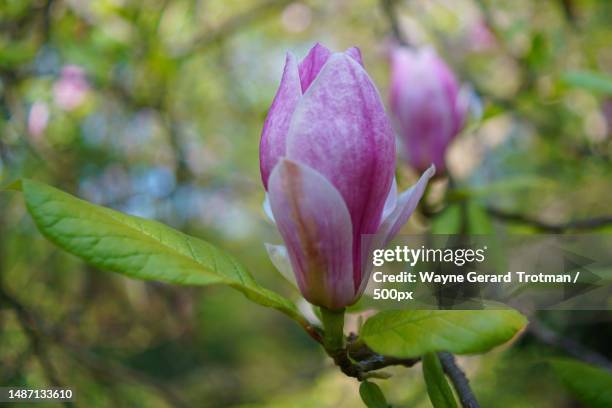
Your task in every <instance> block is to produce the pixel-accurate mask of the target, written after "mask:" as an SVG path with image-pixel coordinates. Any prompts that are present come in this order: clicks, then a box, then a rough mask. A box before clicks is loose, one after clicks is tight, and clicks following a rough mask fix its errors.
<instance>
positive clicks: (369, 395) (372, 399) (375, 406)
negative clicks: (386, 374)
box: [359, 381, 389, 408]
mask: <svg viewBox="0 0 612 408" xmlns="http://www.w3.org/2000/svg"><path fill="white" fill-rule="evenodd" d="M359 395H360V396H361V400H362V401H363V403H364V404H365V405H366V407H368V408H388V407H389V404H387V400H386V399H385V396H384V395H383V393H382V391H381V390H380V387H379V386H378V385H376V384H374V383H372V382H369V381H364V382H362V383H361V385H360V386H359Z"/></svg>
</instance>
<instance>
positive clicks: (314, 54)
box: [300, 43, 332, 92]
mask: <svg viewBox="0 0 612 408" xmlns="http://www.w3.org/2000/svg"><path fill="white" fill-rule="evenodd" d="M331 54H332V53H331V51H330V50H329V49H328V48H327V47H325V46H324V45H321V44H319V43H316V44H315V45H314V46H313V47H312V48H311V49H310V51H309V52H308V55H306V57H305V58H304V59H303V60H302V62H300V80H301V81H302V92H306V90H307V89H308V87H310V84H312V81H314V80H315V78H316V77H317V75H318V74H319V72H320V71H321V68H323V65H325V63H326V62H327V60H328V59H329V57H330V56H331Z"/></svg>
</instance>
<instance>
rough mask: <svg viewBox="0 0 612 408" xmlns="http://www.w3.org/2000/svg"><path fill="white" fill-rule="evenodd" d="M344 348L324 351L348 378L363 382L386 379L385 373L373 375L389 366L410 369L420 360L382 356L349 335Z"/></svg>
mask: <svg viewBox="0 0 612 408" xmlns="http://www.w3.org/2000/svg"><path fill="white" fill-rule="evenodd" d="M346 343H347V345H346V347H344V348H341V349H339V350H333V351H330V350H326V351H327V354H328V355H329V356H330V357H331V358H332V359H333V360H334V363H335V364H336V365H337V366H338V367H339V368H340V370H341V371H342V372H343V373H344V374H346V375H347V376H349V377H353V378H356V379H358V380H359V381H363V380H365V379H367V378H375V377H377V378H387V377H388V375H387V374H385V373H373V372H372V371H376V370H380V369H382V368H385V367H390V366H398V365H399V366H404V367H412V366H413V365H415V364H416V363H418V362H419V361H420V358H404V359H401V358H395V357H388V356H383V355H380V354H378V353H375V352H374V351H372V350H371V349H370V348H369V347H368V346H366V345H365V343H363V342H361V341H359V340H358V339H357V335H356V334H354V333H351V334H350V335H349V336H348V337H347V339H346Z"/></svg>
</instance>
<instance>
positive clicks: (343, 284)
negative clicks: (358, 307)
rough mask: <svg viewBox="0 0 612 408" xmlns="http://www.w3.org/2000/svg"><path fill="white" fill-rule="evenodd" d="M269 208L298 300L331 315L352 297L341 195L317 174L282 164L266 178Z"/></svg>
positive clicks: (349, 238)
mask: <svg viewBox="0 0 612 408" xmlns="http://www.w3.org/2000/svg"><path fill="white" fill-rule="evenodd" d="M269 193H270V204H271V207H272V213H273V214H274V219H275V220H276V225H277V227H278V229H279V231H280V233H281V236H282V237H283V240H284V241H285V244H286V246H287V251H288V253H289V259H290V260H291V265H292V268H293V271H294V273H295V275H296V280H297V283H298V286H299V288H300V291H301V292H302V295H303V296H304V297H305V298H306V299H307V300H308V301H309V302H310V303H313V304H315V305H318V306H324V307H327V308H329V309H339V308H342V307H345V306H347V305H349V304H350V303H351V302H352V301H353V299H354V296H355V286H354V284H353V274H352V270H353V263H352V242H353V240H352V227H351V219H350V215H349V213H348V210H347V208H346V204H345V203H344V201H343V199H342V197H341V196H340V193H339V192H338V191H337V190H336V189H335V188H334V187H333V186H332V185H331V184H330V183H329V182H328V181H327V180H326V179H325V177H323V175H321V174H320V173H318V172H317V171H315V170H313V169H312V168H309V167H308V166H306V165H304V164H301V163H297V162H295V161H291V160H288V159H281V160H280V161H279V163H278V164H277V165H276V167H275V168H274V170H273V171H272V174H271V175H270V183H269Z"/></svg>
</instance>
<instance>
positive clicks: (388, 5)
mask: <svg viewBox="0 0 612 408" xmlns="http://www.w3.org/2000/svg"><path fill="white" fill-rule="evenodd" d="M395 1H396V0H380V6H381V8H382V10H383V13H384V14H385V16H386V17H387V20H388V22H389V26H390V28H391V33H392V34H393V38H395V40H396V41H397V42H398V43H399V44H400V45H405V46H408V45H410V43H409V42H408V39H407V38H406V36H405V35H404V33H403V32H402V30H401V28H400V24H399V20H398V19H397V13H396V12H395Z"/></svg>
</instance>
